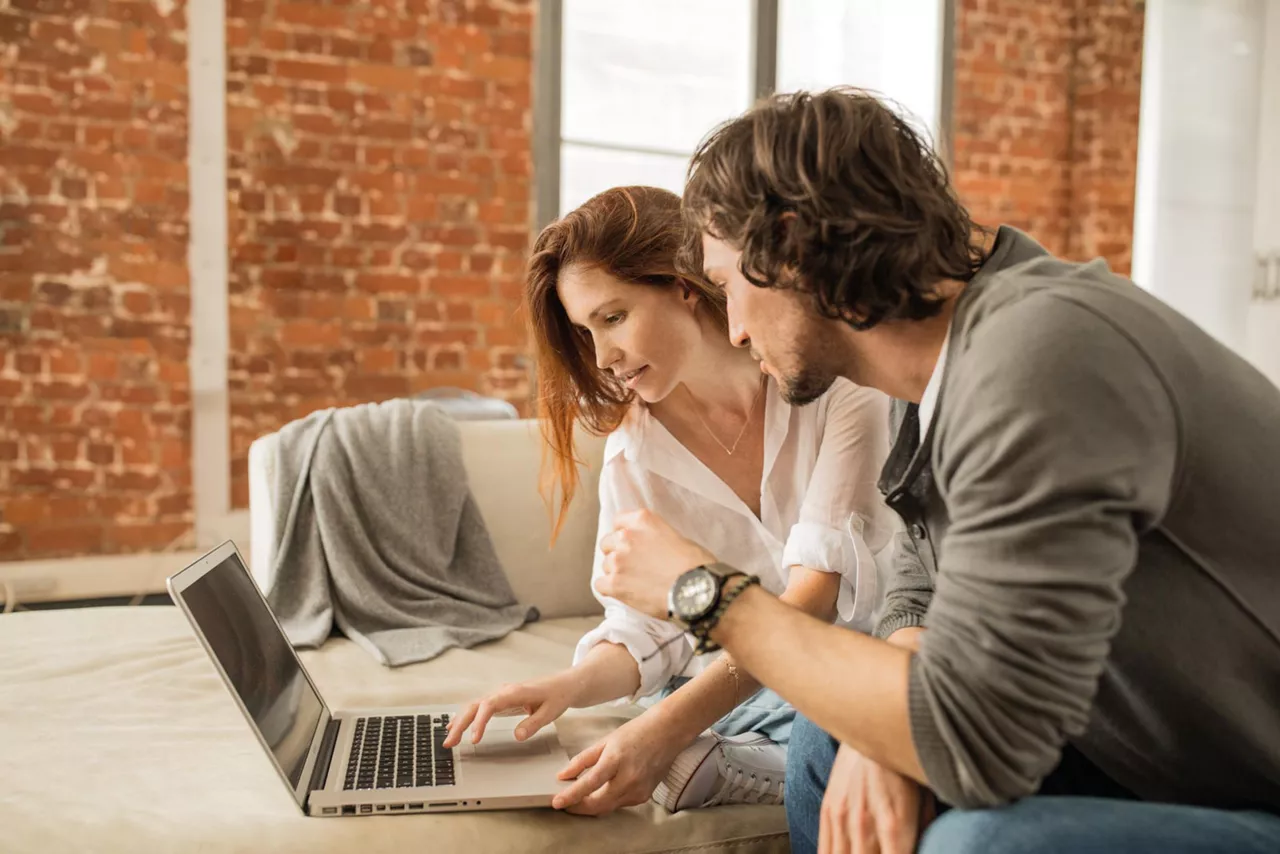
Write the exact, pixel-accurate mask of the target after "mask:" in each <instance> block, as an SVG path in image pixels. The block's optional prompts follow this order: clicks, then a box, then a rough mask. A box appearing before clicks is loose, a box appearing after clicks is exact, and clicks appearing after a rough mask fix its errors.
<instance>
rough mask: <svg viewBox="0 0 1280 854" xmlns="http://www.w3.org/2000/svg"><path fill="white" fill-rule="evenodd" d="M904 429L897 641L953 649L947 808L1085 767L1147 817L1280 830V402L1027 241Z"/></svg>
mask: <svg viewBox="0 0 1280 854" xmlns="http://www.w3.org/2000/svg"><path fill="white" fill-rule="evenodd" d="M1208 284H1209V283H1206V286H1208ZM895 415H896V416H897V417H898V419H899V421H900V429H899V431H898V439H897V442H896V444H895V447H894V449H893V452H892V453H891V454H890V457H889V460H888V462H887V463H886V466H885V469H884V472H883V475H882V477H881V488H882V490H883V491H884V492H885V495H886V500H887V501H888V502H889V504H890V505H891V506H893V507H894V508H895V509H896V510H898V512H899V513H900V514H901V515H902V516H903V517H904V520H905V521H906V522H907V530H906V533H905V534H904V535H903V537H902V541H901V542H900V544H899V545H900V548H899V550H898V564H897V566H896V571H895V575H894V578H893V582H892V584H891V585H890V589H889V592H888V594H887V603H886V607H885V612H884V616H883V618H882V620H881V622H880V624H879V625H878V626H877V629H876V634H877V635H879V636H881V637H885V636H887V635H889V634H890V633H892V632H893V631H895V630H897V629H899V628H902V627H904V626H916V625H923V626H925V627H926V628H927V629H928V631H927V632H925V635H924V637H923V640H922V643H921V646H920V652H919V654H918V655H916V656H914V657H913V660H912V665H911V671H910V682H909V686H910V687H909V702H910V715H911V730H912V736H913V739H914V741H915V745H916V749H917V751H918V753H919V755H920V760H921V762H922V764H923V766H924V770H925V772H926V774H927V775H928V778H929V781H930V784H931V786H932V787H933V788H934V790H935V791H936V792H937V793H938V795H939V797H941V798H942V799H943V800H944V801H946V802H948V803H951V804H953V805H957V806H964V807H975V806H990V805H995V804H1000V803H1004V802H1007V801H1010V800H1013V799H1016V798H1019V797H1022V796H1025V795H1029V794H1032V793H1034V792H1035V791H1036V790H1037V787H1038V786H1039V784H1040V782H1041V781H1042V780H1043V779H1044V778H1045V776H1046V775H1047V774H1048V773H1049V772H1050V771H1052V770H1053V768H1054V766H1055V765H1056V764H1057V762H1058V760H1059V757H1060V756H1061V754H1062V750H1063V747H1064V744H1067V743H1070V744H1071V745H1073V746H1074V747H1075V748H1076V749H1077V750H1078V751H1079V752H1080V753H1081V754H1083V755H1084V756H1085V757H1086V758H1087V759H1088V760H1089V761H1091V762H1092V763H1093V764H1094V765H1096V766H1097V767H1098V768H1099V769H1101V770H1102V771H1103V772H1104V773H1105V774H1106V775H1107V776H1108V777H1110V778H1111V779H1112V780H1113V781H1115V782H1116V783H1119V784H1120V785H1121V786H1123V787H1125V788H1126V789H1128V790H1129V791H1130V792H1132V793H1133V794H1135V795H1136V796H1138V797H1140V798H1143V799H1147V800H1158V801H1169V802H1176V803H1188V804H1202V805H1210V806H1223V807H1257V808H1263V809H1269V810H1272V811H1280V390H1278V389H1277V388H1276V387H1275V386H1274V385H1272V384H1271V383H1269V382H1268V381H1267V379H1266V378H1264V377H1263V376H1262V374H1260V373H1259V372H1258V371H1256V370H1255V369H1254V368H1252V367H1251V366H1250V365H1249V364H1247V363H1246V362H1245V361H1244V360H1242V359H1241V358H1240V357H1239V356H1237V355H1236V354H1234V353H1233V352H1231V351H1230V350H1229V349H1227V348H1226V347H1224V346H1223V345H1221V344H1220V343H1218V342H1217V341H1216V340H1214V339H1213V338H1212V337H1210V336H1209V335H1208V334H1206V333H1205V332H1203V331H1202V330H1201V329H1199V328H1198V327H1196V326H1195V325H1194V324H1193V323H1192V322H1190V321H1189V320H1187V319H1186V318H1184V317H1182V316H1181V315H1179V314H1178V313H1177V312H1175V311H1174V310H1172V309H1171V308H1169V307H1168V306H1166V305H1165V304H1163V303H1162V302H1160V301H1159V300H1157V299H1155V298H1154V297H1152V296H1151V295H1149V294H1148V293H1146V292H1145V291H1143V290H1141V289H1140V288H1138V287H1136V286H1135V285H1134V284H1133V283H1131V282H1129V281H1128V280H1126V279H1123V278H1121V277H1119V276H1115V275H1113V274H1111V273H1110V272H1109V271H1108V270H1107V269H1106V267H1105V265H1103V264H1102V263H1101V262H1093V263H1090V264H1084V265H1079V264H1069V263H1066V262H1063V261H1060V260H1058V259H1055V258H1053V257H1051V256H1049V255H1048V254H1047V253H1046V252H1045V251H1044V250H1043V249H1042V248H1041V247H1040V246H1038V245H1037V244H1036V243H1035V242H1034V241H1032V240H1031V239H1030V238H1028V237H1027V236H1026V235H1023V234H1021V233H1020V232H1017V231H1015V230H1014V229H1010V228H1001V229H1000V232H999V234H998V236H997V241H996V244H995V247H994V249H993V253H992V257H991V258H990V260H989V261H988V262H987V264H986V265H985V266H984V268H983V270H982V271H981V273H980V274H979V275H978V276H977V277H976V278H975V279H974V281H972V282H971V283H970V284H969V285H968V286H967V287H966V288H965V291H964V292H963V294H962V296H961V297H960V299H959V302H958V305H957V308H956V315H955V317H954V319H953V321H952V327H951V340H950V345H949V350H948V358H947V363H946V367H945V370H944V376H943V379H942V387H941V394H940V397H939V401H938V408H937V410H936V415H935V417H934V418H933V421H932V424H931V426H930V428H929V432H928V434H927V435H926V436H924V437H923V440H922V441H921V440H920V437H919V436H918V432H919V431H918V421H917V418H916V406H915V405H914V404H912V405H901V406H899V407H896V408H895Z"/></svg>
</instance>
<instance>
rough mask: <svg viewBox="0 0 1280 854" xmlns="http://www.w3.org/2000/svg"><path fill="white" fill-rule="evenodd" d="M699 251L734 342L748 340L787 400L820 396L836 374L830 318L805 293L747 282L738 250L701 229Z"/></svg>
mask: <svg viewBox="0 0 1280 854" xmlns="http://www.w3.org/2000/svg"><path fill="white" fill-rule="evenodd" d="M702 257H703V270H704V271H705V273H706V275H707V278H708V279H710V280H711V281H712V282H713V283H715V284H717V285H719V286H720V287H722V288H724V291H725V295H726V296H727V297H728V302H729V340H730V341H731V342H732V343H733V345H734V346H735V347H746V346H750V348H751V354H752V355H753V356H755V357H756V358H757V359H758V360H759V361H760V370H762V371H764V372H765V373H767V374H769V375H770V376H771V377H773V378H774V380H775V381H776V382H777V383H778V388H779V389H780V391H781V392H782V396H783V398H784V399H786V401H787V402H788V403H792V404H796V405H804V404H806V403H812V402H813V401H815V400H817V399H818V398H819V397H821V396H822V394H823V393H824V392H825V391H826V390H827V389H829V388H830V387H831V384H832V383H833V382H835V380H836V377H837V376H838V375H839V374H838V373H837V371H836V368H837V367H838V358H837V356H836V347H835V342H834V341H832V340H830V335H831V332H832V329H831V321H829V320H827V319H826V318H823V317H822V316H821V315H819V314H817V313H816V312H815V311H814V310H813V308H812V304H811V300H810V298H809V297H808V296H806V295H805V294H802V293H798V292H797V291H795V290H791V289H787V288H760V287H756V286H755V285H753V284H751V283H750V282H749V281H747V278H746V276H744V275H743V274H742V270H741V269H739V266H738V265H739V263H740V262H741V260H742V252H741V251H740V250H738V249H735V248H734V247H732V246H730V245H729V244H728V243H726V242H725V241H723V240H721V239H720V238H718V237H713V236H711V235H710V234H707V233H705V232H704V233H703V235H702Z"/></svg>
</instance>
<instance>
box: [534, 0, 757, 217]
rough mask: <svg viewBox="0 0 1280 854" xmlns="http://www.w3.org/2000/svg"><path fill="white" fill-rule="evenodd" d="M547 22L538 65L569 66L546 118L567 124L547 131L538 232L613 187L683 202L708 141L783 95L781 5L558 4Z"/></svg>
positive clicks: (552, 88) (655, 0)
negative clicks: (765, 99) (777, 57)
mask: <svg viewBox="0 0 1280 854" xmlns="http://www.w3.org/2000/svg"><path fill="white" fill-rule="evenodd" d="M548 7H550V8H548ZM542 14H543V25H544V26H545V27H546V28H547V29H548V30H550V31H551V32H544V33H543V34H542V35H541V37H540V41H539V45H538V47H539V51H540V56H539V62H540V63H542V64H543V65H544V66H545V65H558V66H559V67H558V68H557V69H546V68H545V67H544V68H543V70H542V72H540V79H539V86H540V87H541V88H542V89H543V91H544V92H545V93H546V95H545V96H544V97H543V98H541V99H540V106H539V116H538V120H539V122H540V123H546V124H549V125H551V126H552V127H553V128H554V127H556V126H557V125H558V128H556V132H554V136H553V134H552V133H551V132H549V131H550V128H547V127H543V128H542V129H541V134H540V136H541V137H542V140H543V145H542V146H541V147H540V150H539V152H538V154H537V159H536V162H537V166H538V170H537V171H538V175H537V177H536V180H537V181H538V196H539V199H538V201H539V205H538V207H539V211H538V213H539V221H540V222H539V224H544V223H546V222H549V221H550V220H552V219H554V218H555V217H556V216H559V215H560V213H562V212H564V211H567V210H571V209H573V208H575V207H577V206H578V205H580V204H582V203H583V202H584V201H586V200H587V199H588V198H590V197H591V196H593V195H595V194H596V193H598V192H600V191H602V190H605V189H608V188H609V187H615V186H619V185H625V184H647V185H651V186H657V187H665V188H666V189H669V190H671V191H672V192H675V193H679V192H680V191H681V189H682V188H683V186H684V177H685V170H686V169H687V168H688V164H689V157H690V155H692V154H693V151H694V149H695V148H696V147H697V145H698V142H699V141H700V140H701V139H702V138H703V136H705V135H706V133H707V132H708V131H710V130H711V129H712V128H713V127H715V126H716V125H717V124H719V123H720V122H722V121H724V120H725V119H730V118H733V117H734V116H736V115H739V114H740V113H742V111H743V110H745V109H747V108H748V107H749V106H750V105H751V103H752V101H753V100H754V99H755V98H756V96H757V95H759V94H764V93H767V92H769V91H771V90H772V88H773V86H772V77H773V44H774V38H775V37H774V33H775V32H776V14H777V3H776V0H609V2H600V0H559V2H556V3H544V5H543V7H542ZM556 18H558V19H559V20H556ZM760 43H763V44H764V45H765V47H764V48H763V50H762V49H760V48H758V47H757V45H758V44H760ZM762 54H763V55H762ZM557 57H558V60H559V61H558V62H557ZM548 71H552V72H558V80H556V79H554V78H555V77H556V75H555V74H554V73H550V74H548V73H547V72H548ZM553 95H558V98H553V97H550V96H553ZM553 101H554V103H552V104H550V106H551V109H548V106H549V105H548V102H553ZM553 172H554V175H552V173H553Z"/></svg>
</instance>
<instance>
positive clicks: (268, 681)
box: [168, 541, 567, 816]
mask: <svg viewBox="0 0 1280 854" xmlns="http://www.w3.org/2000/svg"><path fill="white" fill-rule="evenodd" d="M168 587H169V594H170V595H171V596H172V597H173V600H174V602H176V603H177V604H178V607H179V608H181V609H182V612H183V613H184V614H186V615H187V619H188V620H190V621H191V625H192V627H193V628H194V629H195V632H196V636H197V637H199V638H200V642H201V643H203V644H204V648H205V650H206V651H207V652H208V653H209V657H210V658H212V659H213V664H214V667H215V669H216V670H217V671H218V674H219V675H220V676H221V677H222V680H223V681H224V682H226V684H227V687H228V688H229V689H230V690H231V695H232V697H234V698H235V701H236V704H237V705H238V706H239V707H240V711H242V712H243V713H244V716H245V719H246V720H248V722H249V726H250V728H251V729H252V730H253V732H254V734H255V735H257V737H258V741H259V742H261V744H262V748H263V750H265V751H266V753H267V756H268V758H270V760H271V762H272V764H273V765H275V768H276V771H278V772H279V773H280V779H282V780H283V781H284V783H285V785H286V786H288V788H289V791H290V792H291V793H292V794H293V798H294V801H295V802H296V803H297V804H298V806H299V807H300V808H301V809H302V811H303V812H304V813H305V814H307V815H313V816H344V815H347V816H353V815H379V814H382V815H385V814H387V813H392V814H395V813H423V812H454V811H470V810H498V809H517V808H522V807H549V806H550V805H551V799H552V797H553V796H554V795H555V794H556V793H557V792H558V791H560V790H561V789H562V788H564V787H565V785H566V784H565V783H562V782H560V781H559V780H557V779H556V774H557V772H559V771H560V769H561V768H563V767H564V765H565V763H566V761H567V760H566V756H565V752H564V749H563V748H562V747H561V746H560V741H559V738H558V736H557V735H556V732H555V728H554V726H548V727H545V728H544V729H542V730H541V731H539V732H538V734H537V735H535V736H534V737H533V738H531V739H529V740H528V741H525V742H518V741H516V740H515V736H514V729H515V725H516V723H518V721H519V718H515V717H501V718H494V719H493V722H492V723H491V724H490V725H489V727H488V729H486V731H485V737H484V741H483V742H482V743H480V744H478V745H473V744H470V743H469V742H464V743H463V744H460V745H459V746H457V747H455V748H453V749H451V750H446V749H445V748H444V747H443V746H442V744H443V742H444V739H445V734H446V731H447V729H448V725H449V719H450V717H451V716H452V715H454V714H456V713H457V711H458V708H457V707H455V706H415V707H407V708H385V709H357V710H351V711H346V710H336V709H333V708H331V707H330V706H329V704H328V703H326V702H325V701H324V697H322V696H321V695H320V691H319V690H318V689H317V688H316V686H315V683H314V682H312V681H311V677H310V676H309V675H308V674H307V671H306V669H305V668H304V667H303V666H302V662H301V661H300V660H299V659H298V655H297V653H295V652H294V650H293V647H292V646H291V645H290V644H289V640H288V638H287V637H286V636H285V633H284V630H283V629H281V628H280V623H279V622H278V621H277V620H276V618H275V615H274V614H273V613H272V612H271V609H270V607H268V605H267V600H266V598H265V597H264V596H263V595H262V592H261V591H260V590H259V589H258V586H257V585H256V584H255V583H254V581H253V578H252V577H251V576H250V575H249V570H248V568H247V567H246V566H245V564H244V559H243V558H242V557H241V556H240V552H239V551H238V550H237V549H236V547H235V544H234V543H232V542H230V541H228V542H225V543H223V544H222V545H220V546H218V547H217V548H216V549H214V550H213V551H211V552H209V553H208V554H206V555H205V556H204V557H202V558H200V559H199V560H198V561H196V562H195V563H193V564H191V565H190V566H188V567H187V568H186V569H184V570H182V571H181V572H178V573H176V574H174V575H173V576H171V577H170V578H169V580H168Z"/></svg>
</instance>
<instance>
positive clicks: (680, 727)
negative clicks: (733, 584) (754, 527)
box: [648, 566, 840, 744]
mask: <svg viewBox="0 0 1280 854" xmlns="http://www.w3.org/2000/svg"><path fill="white" fill-rule="evenodd" d="M839 589H840V576H839V575H836V574H835V573H831V572H822V571H820V570H814V569H806V568H805V567H800V566H797V567H794V568H793V569H792V570H791V578H790V580H789V581H788V583H787V589H786V590H784V591H783V593H782V595H781V596H780V597H779V598H780V599H781V600H782V601H783V602H785V603H787V604H788V605H790V606H792V607H793V608H797V609H799V610H801V611H804V612H805V613H807V614H811V615H813V616H815V617H817V618H818V619H820V620H825V621H826V622H830V621H831V620H832V618H834V616H835V612H836V594H837V593H838V591H839ZM758 690H760V683H759V682H757V681H756V680H755V678H754V677H753V676H752V675H751V674H750V673H748V672H747V671H746V670H744V669H743V668H741V667H738V666H736V665H734V662H733V659H732V657H731V656H730V655H729V654H728V653H725V654H723V655H721V656H720V658H719V659H717V660H716V661H715V662H714V663H712V664H711V666H709V667H708V668H707V669H705V670H703V671H702V672H701V673H699V674H698V675H697V676H695V677H694V678H693V679H691V680H690V681H689V682H688V683H687V684H686V685H684V686H683V687H681V688H680V690H678V691H676V692H675V693H674V694H672V695H671V696H670V697H667V698H666V699H665V700H663V701H662V702H661V703H659V704H658V705H656V706H654V707H653V708H652V709H650V710H649V712H648V714H650V715H654V716H655V717H656V718H657V720H656V721H655V724H657V725H660V726H662V727H664V728H665V729H666V730H667V731H669V732H670V733H671V737H672V739H673V740H675V741H677V742H678V743H680V744H689V743H692V742H693V740H694V739H695V738H697V737H698V736H699V735H701V734H702V733H703V732H704V731H705V730H707V729H708V728H709V727H711V726H712V725H714V724H715V722H716V721H718V720H720V719H721V718H722V717H724V716H725V715H727V714H729V712H731V711H733V710H734V708H736V707H737V705H738V704H739V703H741V702H742V701H743V700H745V699H746V698H748V697H750V696H751V695H752V694H754V693H755V692H756V691H758Z"/></svg>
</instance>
